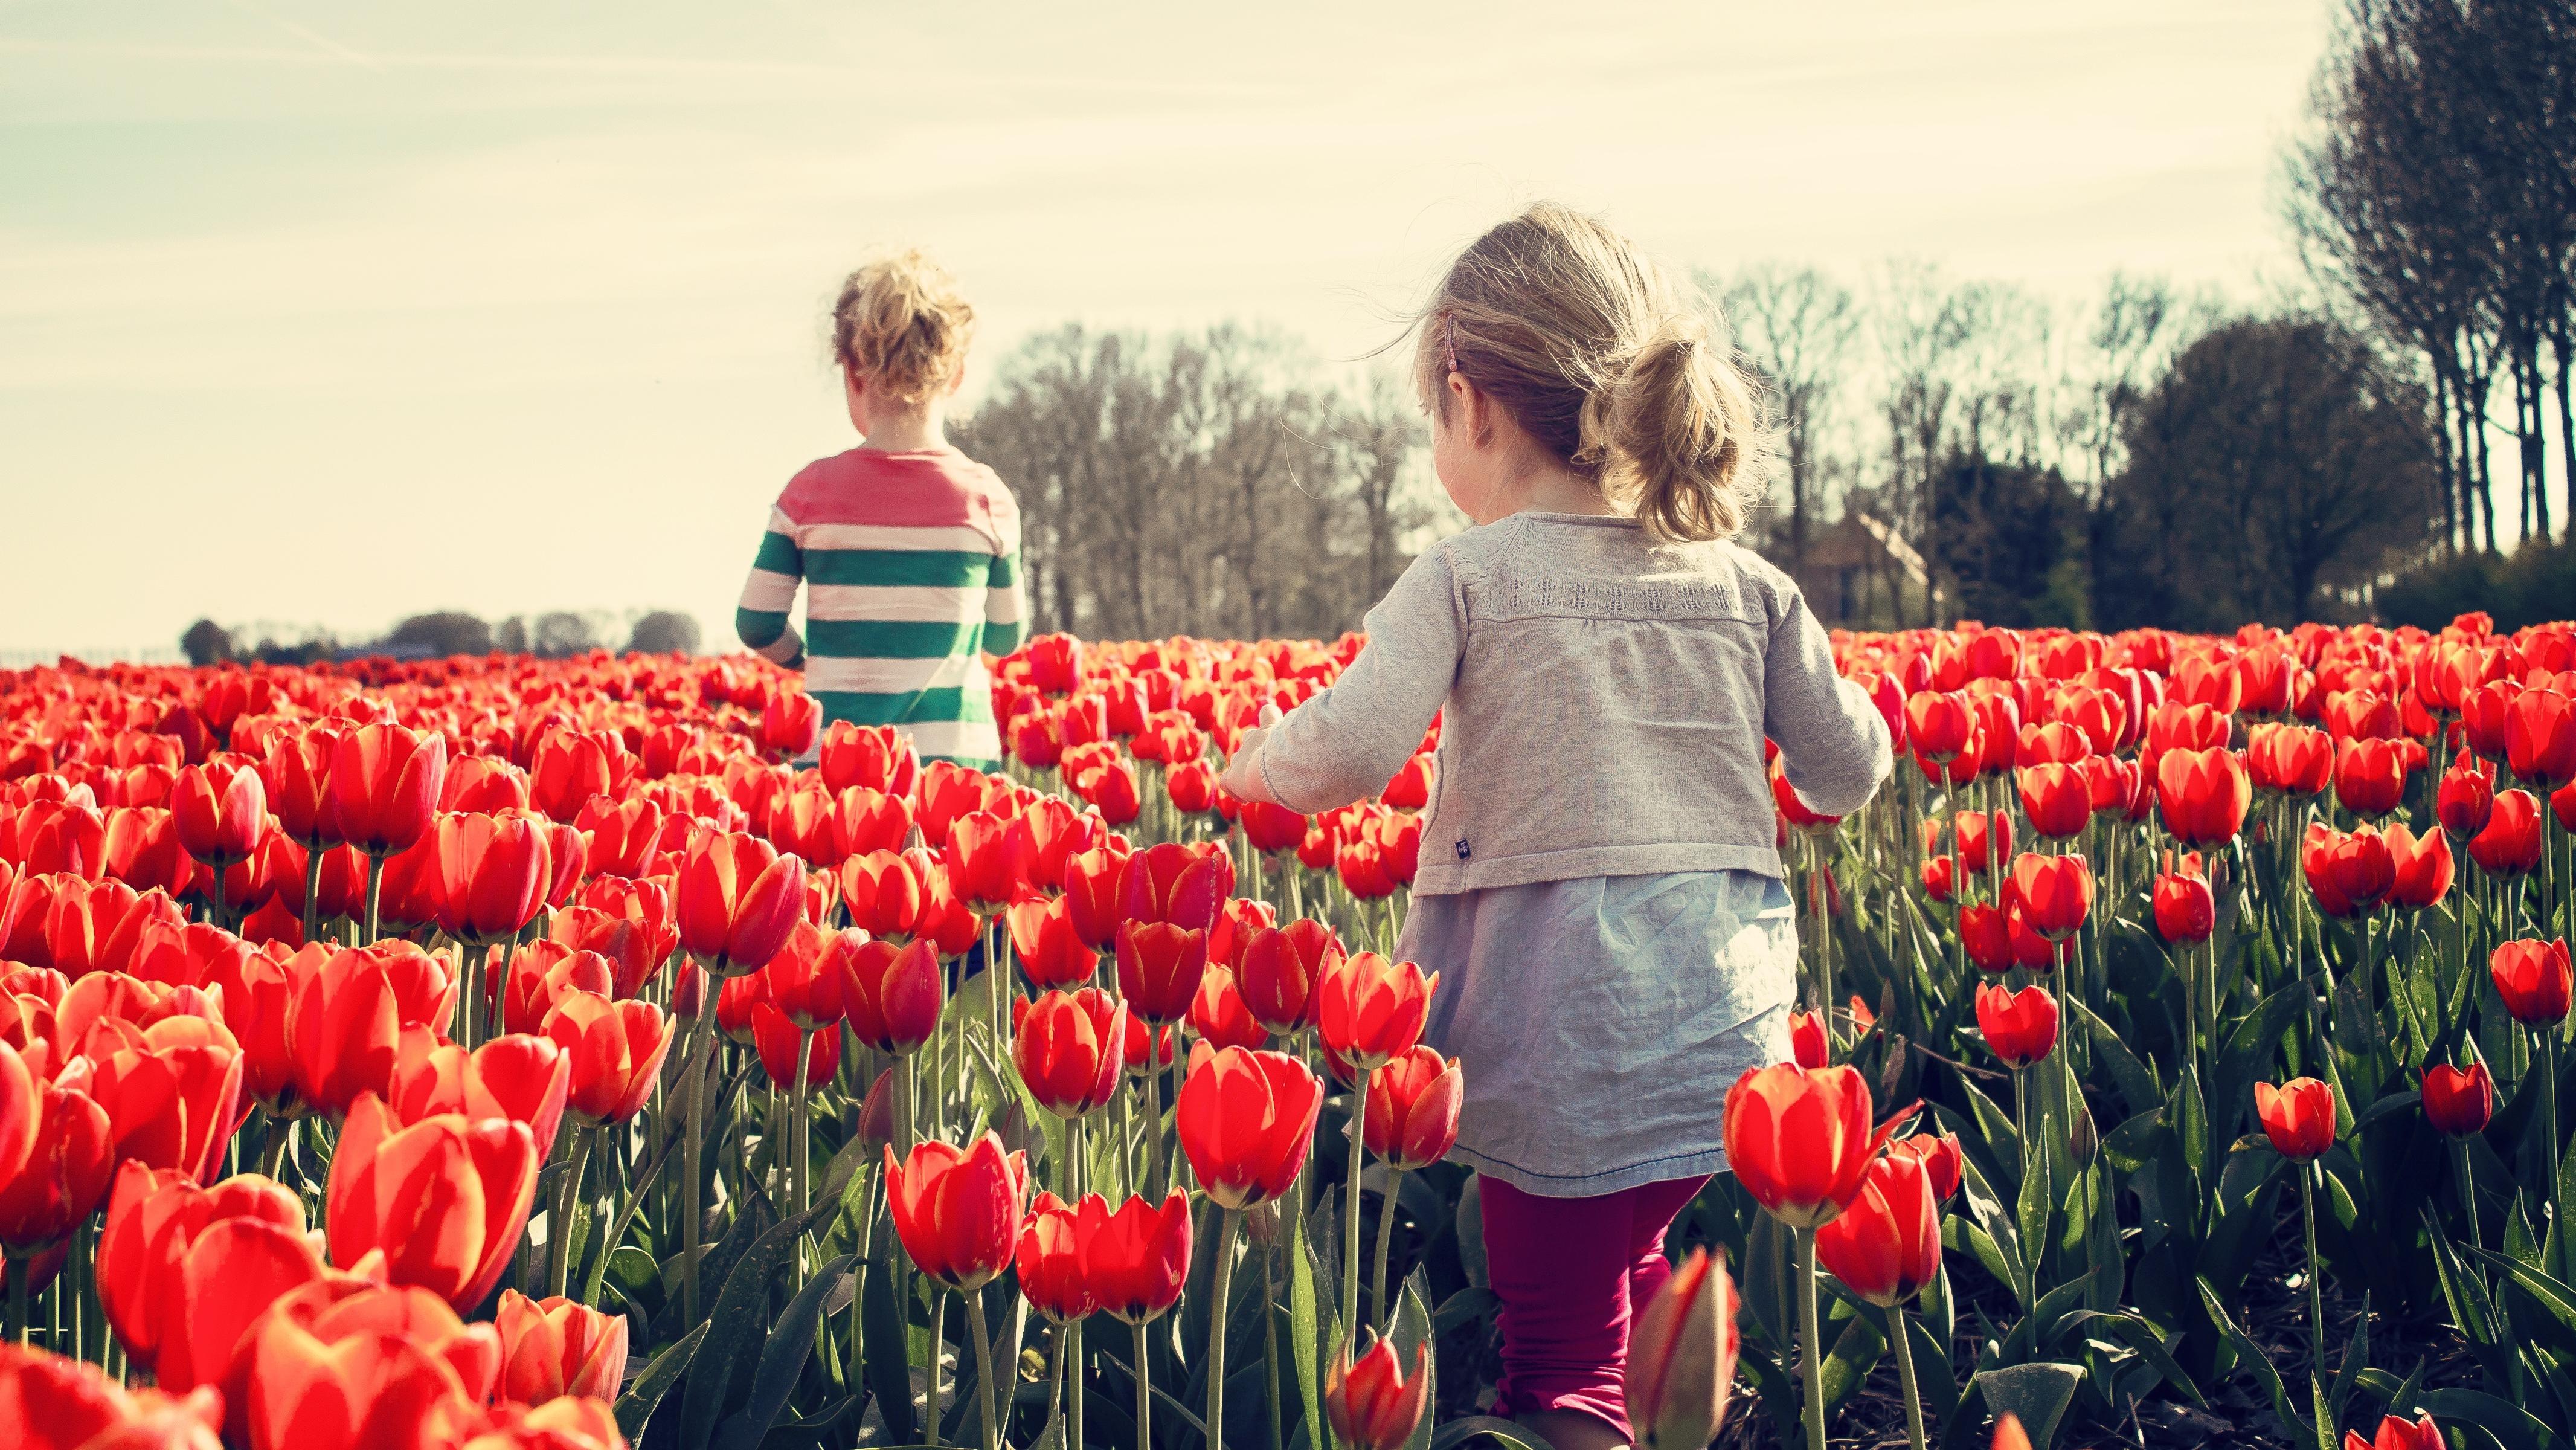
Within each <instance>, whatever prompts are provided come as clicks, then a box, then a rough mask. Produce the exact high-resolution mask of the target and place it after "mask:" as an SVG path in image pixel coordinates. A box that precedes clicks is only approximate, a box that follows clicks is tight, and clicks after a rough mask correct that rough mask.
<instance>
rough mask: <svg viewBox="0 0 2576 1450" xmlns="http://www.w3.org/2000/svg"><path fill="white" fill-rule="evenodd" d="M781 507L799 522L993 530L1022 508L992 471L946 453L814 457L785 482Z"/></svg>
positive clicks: (855, 453)
mask: <svg viewBox="0 0 2576 1450" xmlns="http://www.w3.org/2000/svg"><path fill="white" fill-rule="evenodd" d="M778 507H779V509H780V511H782V512H784V513H785V514H786V515H787V516H788V517H789V518H790V519H793V520H795V521H796V522H797V523H799V524H858V525H865V526H871V527H875V528H888V529H936V528H957V527H968V528H981V529H991V528H994V527H995V524H996V522H997V520H999V519H1003V518H1009V517H1012V516H1013V515H1016V514H1017V513H1018V511H1019V510H1018V506H1017V505H1016V504H1015V503H1013V502H1012V500H1011V495H1010V491H1009V490H1008V489H1006V488H1004V487H1003V486H1002V481H1001V479H1000V478H999V477H998V476H997V475H995V474H994V472H993V470H991V469H989V468H986V467H985V466H984V465H982V464H980V463H977V462H975V461H974V460H972V459H970V458H968V457H967V456H966V455H965V454H962V453H958V452H955V451H953V450H946V449H942V450H938V451H931V452H920V453H885V452H880V451H877V450H874V449H867V448H853V449H851V450H850V451H849V452H847V453H840V454H835V455H833V456H832V457H830V458H821V459H816V460H815V461H814V462H812V463H810V464H807V465H806V466H805V468H804V469H803V470H802V471H801V472H799V473H798V474H797V475H796V477H795V478H793V479H791V480H789V481H788V484H787V488H786V490H785V491H784V492H782V493H781V494H779V496H778Z"/></svg>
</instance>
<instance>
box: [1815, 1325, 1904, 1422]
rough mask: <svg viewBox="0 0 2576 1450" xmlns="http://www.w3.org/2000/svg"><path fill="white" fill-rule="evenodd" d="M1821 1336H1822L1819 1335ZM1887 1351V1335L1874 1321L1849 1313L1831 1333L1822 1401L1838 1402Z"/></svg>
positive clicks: (1860, 1383)
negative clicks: (1838, 1330) (1839, 1328)
mask: <svg viewBox="0 0 2576 1450" xmlns="http://www.w3.org/2000/svg"><path fill="white" fill-rule="evenodd" d="M1820 1337H1821V1336H1820ZM1886 1352H1887V1336H1886V1335H1885V1334H1883V1333H1881V1332H1880V1331H1879V1328H1878V1326H1877V1325H1875V1324H1872V1323H1870V1322H1869V1320H1868V1319H1866V1318H1863V1317H1861V1316H1859V1315H1854V1316H1852V1319H1851V1321H1850V1322H1849V1323H1847V1324H1845V1325H1844V1326H1843V1332H1842V1333H1840V1334H1838V1335H1836V1336H1834V1349H1833V1353H1831V1354H1829V1355H1826V1356H1825V1404H1826V1405H1827V1406H1828V1407H1830V1406H1834V1405H1839V1404H1841V1403H1842V1402H1843V1401H1844V1400H1845V1399H1847V1398H1849V1397H1850V1395H1851V1392H1852V1391H1854V1390H1856V1389H1859V1388H1860V1387H1861V1386H1862V1385H1863V1384H1865V1383H1867V1382H1868V1380H1869V1372H1870V1370H1871V1369H1872V1368H1874V1367H1875V1366H1876V1365H1877V1364H1878V1361H1879V1356H1881V1355H1883V1354H1885V1353H1886Z"/></svg>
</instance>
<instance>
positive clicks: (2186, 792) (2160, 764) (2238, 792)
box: [2156, 745, 2254, 846]
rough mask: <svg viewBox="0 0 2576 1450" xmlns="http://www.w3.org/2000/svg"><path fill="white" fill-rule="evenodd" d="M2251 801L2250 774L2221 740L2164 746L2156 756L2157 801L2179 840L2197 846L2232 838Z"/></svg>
mask: <svg viewBox="0 0 2576 1450" xmlns="http://www.w3.org/2000/svg"><path fill="white" fill-rule="evenodd" d="M2253 802H2254V782H2253V778H2252V777H2251V776H2250V775H2248V774H2247V773H2246V769H2245V765H2244V762H2242V761H2240V760H2238V759H2237V758H2236V753H2235V752H2234V751H2231V750H2229V749H2227V748H2226V747H2225V746H2224V745H2221V746H2219V747H2217V748H2215V749H2210V750H2168V751H2166V752H2165V753H2164V754H2163V755H2162V756H2160V757H2158V758H2157V761H2156V803H2157V805H2158V807H2159V808H2160V809H2161V810H2162V812H2163V814H2164V822H2165V829H2166V830H2168V831H2171V832H2172V833H2173V834H2174V837H2175V838H2176V839H2177V840H2180V841H2183V842H2185V843H2186V844H2189V845H2195V846H2207V845H2216V844H2218V843H2220V842H2223V841H2227V840H2231V839H2233V838H2234V837H2235V835H2236V833H2237V832H2238V831H2240V830H2242V829H2244V826H2245V813H2246V811H2247V810H2248V809H2250V808H2251V807H2252V805H2253Z"/></svg>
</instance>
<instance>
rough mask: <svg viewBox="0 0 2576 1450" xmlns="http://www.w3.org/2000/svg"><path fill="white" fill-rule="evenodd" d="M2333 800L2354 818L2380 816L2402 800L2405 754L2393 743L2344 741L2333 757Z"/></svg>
mask: <svg viewBox="0 0 2576 1450" xmlns="http://www.w3.org/2000/svg"><path fill="white" fill-rule="evenodd" d="M2334 782H2335V798H2336V799H2337V800H2340V801H2342V802H2343V807H2344V809H2345V810H2348V811H2350V812H2352V813H2353V814H2354V815H2357V816H2372V817H2377V816H2384V815H2386V814H2388V813H2389V812H2390V811H2393V810H2395V809H2397V807H2398V805H2399V803H2400V802H2402V801H2403V800H2404V799H2405V798H2406V752H2405V749H2404V746H2403V744H2402V743H2401V742H2399V741H2395V740H2346V741H2345V742H2344V743H2343V748H2342V749H2341V750H2340V751H2338V752H2337V753H2336V755H2335V773H2334Z"/></svg>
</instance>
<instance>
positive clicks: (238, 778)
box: [170, 761, 268, 871]
mask: <svg viewBox="0 0 2576 1450" xmlns="http://www.w3.org/2000/svg"><path fill="white" fill-rule="evenodd" d="M170 814H171V817H172V820H173V824H174V826H175V828H176V829H177V831H178V833H179V846H180V848H181V849H182V850H185V851H186V852H187V853H188V854H189V855H191V856H194V857H195V858H197V859H198V860H200V861H203V862H205V863H206V864H208V865H210V866H213V867H214V868H215V869H216V870H218V871H220V870H222V869H224V868H225V867H227V866H230V865H232V864H233V863H235V862H238V861H247V860H249V859H250V857H251V853H252V852H254V851H257V850H258V849H259V838H260V836H261V834H262V833H263V832H265V831H266V830H267V828H268V791H267V789H266V787H264V786H263V785H261V784H260V779H259V772H258V771H256V770H254V769H252V768H251V767H249V766H246V765H234V764H232V763H230V762H226V761H217V762H213V763H210V764H206V765H192V766H189V767H188V768H187V769H185V770H183V771H181V772H179V776H178V779H177V780H176V781H175V782H174V783H173V784H172V787H171V791H170Z"/></svg>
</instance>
